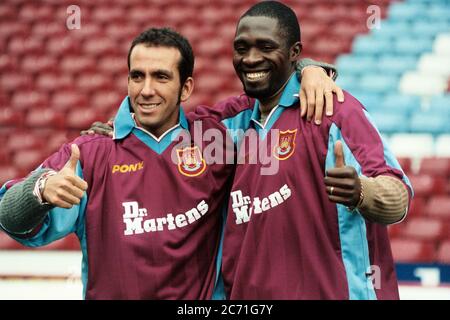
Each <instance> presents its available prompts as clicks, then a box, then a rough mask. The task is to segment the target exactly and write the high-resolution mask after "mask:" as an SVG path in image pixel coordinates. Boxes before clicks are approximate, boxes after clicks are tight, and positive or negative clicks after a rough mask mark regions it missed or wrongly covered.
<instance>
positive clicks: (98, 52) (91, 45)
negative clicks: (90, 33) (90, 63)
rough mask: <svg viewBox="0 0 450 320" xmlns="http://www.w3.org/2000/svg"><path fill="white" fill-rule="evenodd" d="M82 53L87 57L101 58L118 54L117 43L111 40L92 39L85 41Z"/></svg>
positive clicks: (104, 38) (102, 38) (103, 38)
mask: <svg viewBox="0 0 450 320" xmlns="http://www.w3.org/2000/svg"><path fill="white" fill-rule="evenodd" d="M82 51H83V53H84V54H85V55H87V56H89V57H98V58H101V57H103V56H105V55H108V54H116V53H118V52H119V49H118V47H117V42H116V41H114V40H112V39H111V38H106V37H93V38H91V39H87V40H85V42H84V44H83V46H82ZM123 60H125V58H124V59H123Z"/></svg>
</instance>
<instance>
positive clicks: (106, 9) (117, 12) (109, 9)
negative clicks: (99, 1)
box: [91, 4, 126, 24]
mask: <svg viewBox="0 0 450 320" xmlns="http://www.w3.org/2000/svg"><path fill="white" fill-rule="evenodd" d="M124 16H126V14H125V13H124V10H123V9H122V8H121V7H120V6H113V5H112V4H110V5H106V6H98V7H97V8H95V9H94V10H93V12H92V14H91V21H95V22H97V23H99V24H100V23H111V21H114V23H117V21H120V20H122V19H123V18H124Z"/></svg>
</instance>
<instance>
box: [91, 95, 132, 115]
mask: <svg viewBox="0 0 450 320" xmlns="http://www.w3.org/2000/svg"><path fill="white" fill-rule="evenodd" d="M123 98H124V96H123V95H121V94H119V93H117V92H115V91H99V92H95V93H94V94H93V96H92V99H91V107H93V108H94V109H96V110H97V111H99V112H108V111H111V110H117V109H119V106H120V103H121V102H122V100H123Z"/></svg>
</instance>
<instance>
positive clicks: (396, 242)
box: [391, 238, 436, 263]
mask: <svg viewBox="0 0 450 320" xmlns="http://www.w3.org/2000/svg"><path fill="white" fill-rule="evenodd" d="M391 249H392V255H393V257H394V261H395V262H403V263H408V262H409V263H424V262H425V263H426V262H434V259H435V256H436V253H435V249H434V246H433V244H431V243H429V242H426V241H420V240H413V239H401V238H400V239H398V238H397V239H392V240H391Z"/></svg>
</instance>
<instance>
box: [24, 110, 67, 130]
mask: <svg viewBox="0 0 450 320" xmlns="http://www.w3.org/2000/svg"><path fill="white" fill-rule="evenodd" d="M25 125H26V126H27V127H29V128H55V129H63V128H65V119H64V114H63V113H61V112H59V111H56V110H54V109H51V108H45V109H31V110H30V111H29V112H28V115H27V117H26V119H25Z"/></svg>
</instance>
